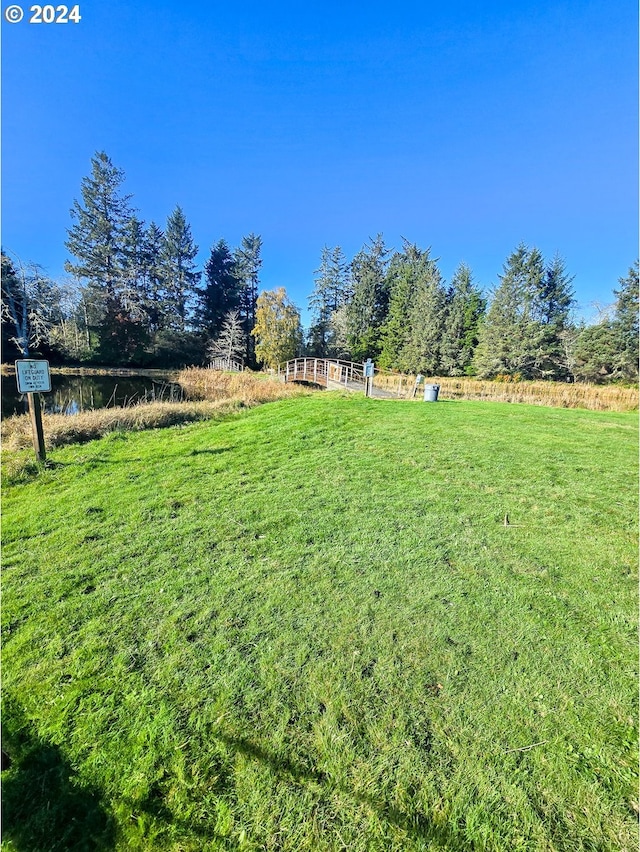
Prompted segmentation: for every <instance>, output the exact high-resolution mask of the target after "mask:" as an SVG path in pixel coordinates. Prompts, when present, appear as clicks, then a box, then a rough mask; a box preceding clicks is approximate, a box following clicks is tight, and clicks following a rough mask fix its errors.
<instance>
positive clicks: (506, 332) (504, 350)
mask: <svg viewBox="0 0 640 852" xmlns="http://www.w3.org/2000/svg"><path fill="white" fill-rule="evenodd" d="M544 279H545V267H544V259H543V257H542V255H541V253H540V252H539V251H538V249H536V248H533V249H529V248H527V247H526V246H525V245H524V244H520V245H519V246H518V248H517V249H516V250H515V251H514V252H512V254H511V255H510V256H509V257H508V259H507V261H506V263H505V265H504V273H503V275H501V276H500V284H499V285H498V287H497V288H496V289H495V290H494V292H493V297H492V299H491V304H490V307H489V310H488V312H487V315H486V318H485V321H484V323H483V324H482V328H481V331H480V335H479V342H478V347H477V349H476V353H475V356H474V367H475V369H476V370H477V371H478V373H479V374H480V375H482V376H487V377H493V376H497V375H503V374H504V375H512V376H513V375H517V376H519V377H521V378H525V379H530V378H536V377H539V376H540V372H541V370H542V368H543V365H544V363H545V360H546V355H547V350H546V344H545V328H544V325H543V323H542V322H541V317H542V312H541V311H542V306H543V305H544V302H543V300H541V299H540V293H541V292H543V289H544Z"/></svg>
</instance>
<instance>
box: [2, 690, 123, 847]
mask: <svg viewBox="0 0 640 852" xmlns="http://www.w3.org/2000/svg"><path fill="white" fill-rule="evenodd" d="M2 749H3V754H2V758H3V767H2V768H3V770H4V771H3V773H2V840H3V841H11V843H12V845H13V848H14V849H16V850H17V852H63V850H64V852H71V850H73V852H85V850H86V852H108V850H113V849H115V826H114V823H113V820H112V818H111V817H110V816H109V814H108V813H107V812H106V810H105V808H104V806H103V805H102V803H101V801H100V797H99V796H98V795H97V794H96V793H95V792H94V791H92V790H89V789H87V788H85V787H80V786H79V785H78V784H77V783H76V782H75V780H74V772H73V769H72V768H71V767H70V766H69V764H68V763H67V762H66V761H65V759H64V758H63V756H62V755H61V753H60V750H59V749H58V748H57V747H56V746H52V745H49V744H47V743H44V742H42V741H41V740H40V739H39V738H38V737H37V736H36V735H35V734H34V733H33V731H32V730H31V729H30V726H29V723H28V722H27V721H26V720H25V719H24V717H23V716H22V714H21V712H20V711H19V710H18V709H17V708H16V707H15V706H13V704H12V703H11V702H10V701H9V700H7V699H5V701H3V709H2Z"/></svg>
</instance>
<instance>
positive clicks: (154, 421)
mask: <svg viewBox="0 0 640 852" xmlns="http://www.w3.org/2000/svg"><path fill="white" fill-rule="evenodd" d="M176 381H178V382H180V383H181V384H182V385H183V387H184V388H185V389H186V390H188V391H191V392H193V393H196V394H197V395H198V396H201V397H202V401H188V402H179V403H172V402H149V403H136V404H135V405H129V406H126V407H124V408H99V409H96V410H94V411H82V412H80V413H78V414H70V415H65V414H44V415H43V428H44V435H45V443H46V446H47V449H51V448H53V447H58V446H62V445H63V444H74V443H84V442H86V441H91V440H94V439H96V438H100V437H102V436H104V435H106V434H108V433H110V432H113V431H122V430H124V431H140V430H144V429H157V428H162V427H165V426H174V425H176V424H178V423H189V422H193V421H196V420H207V419H209V418H211V417H213V418H218V419H219V418H220V417H223V416H225V415H227V414H229V413H231V412H233V411H237V410H239V409H241V408H252V407H254V406H255V405H260V404H262V403H264V402H273V401H274V400H276V399H283V398H290V397H294V396H301V395H304V394H307V393H309V391H308V390H306V389H304V388H302V387H301V386H300V385H291V384H289V385H285V384H283V383H282V382H279V381H277V380H276V379H270V378H268V377H265V376H261V375H260V374H255V373H237V374H234V373H221V372H215V371H213V370H184V371H182V372H180V373H178V374H177V375H176ZM0 436H1V438H2V444H3V447H4V448H5V449H8V450H20V449H27V448H29V447H31V444H32V430H31V420H30V418H29V416H28V415H26V414H21V415H17V416H14V417H8V418H6V419H5V420H3V421H2V425H1V427H0ZM17 463H18V460H17V459H15V458H14V459H13V460H8V464H9V466H10V467H11V466H13V467H15V466H16V464H17Z"/></svg>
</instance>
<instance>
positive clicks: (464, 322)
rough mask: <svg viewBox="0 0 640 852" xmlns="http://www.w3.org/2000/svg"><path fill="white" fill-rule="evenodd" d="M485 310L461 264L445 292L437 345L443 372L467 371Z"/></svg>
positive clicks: (482, 300)
mask: <svg viewBox="0 0 640 852" xmlns="http://www.w3.org/2000/svg"><path fill="white" fill-rule="evenodd" d="M485 309H486V301H485V299H484V298H483V297H482V294H481V292H480V290H479V289H478V287H476V286H475V284H474V283H473V275H472V273H471V269H470V268H469V267H468V266H467V265H466V264H465V263H461V264H460V265H459V266H458V268H457V269H456V271H455V272H454V274H453V278H452V279H451V284H450V286H449V288H448V292H447V304H446V312H445V317H444V324H443V331H442V343H441V347H440V361H441V369H442V372H443V373H444V374H445V375H448V376H462V375H464V374H465V373H469V372H471V363H472V361H473V353H474V351H475V348H476V346H477V345H478V333H479V326H480V322H481V319H482V316H483V314H484V311H485Z"/></svg>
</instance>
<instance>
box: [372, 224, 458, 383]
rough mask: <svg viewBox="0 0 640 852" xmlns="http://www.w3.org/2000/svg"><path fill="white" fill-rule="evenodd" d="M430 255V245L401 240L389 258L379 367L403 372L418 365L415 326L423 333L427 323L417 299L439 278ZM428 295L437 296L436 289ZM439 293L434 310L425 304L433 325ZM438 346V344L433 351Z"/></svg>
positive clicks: (437, 314)
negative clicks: (385, 311)
mask: <svg viewBox="0 0 640 852" xmlns="http://www.w3.org/2000/svg"><path fill="white" fill-rule="evenodd" d="M429 255H430V249H427V250H426V251H423V250H422V249H420V248H418V246H417V245H415V244H414V243H410V242H409V241H408V240H404V246H403V250H402V252H396V253H395V254H394V255H393V257H392V258H391V261H390V263H389V268H388V273H387V288H388V290H389V294H390V295H389V312H388V316H387V320H386V322H385V324H384V327H383V329H382V333H381V339H382V352H381V354H380V359H379V362H380V366H381V367H385V368H387V369H395V370H401V371H403V372H414V371H417V370H418V369H419V362H420V360H421V358H420V355H419V350H420V343H419V341H418V334H419V331H418V329H421V333H422V335H423V337H424V336H425V334H426V333H427V332H426V329H427V326H428V323H426V322H425V319H424V318H422V317H418V316H417V309H418V305H419V303H422V304H424V301H425V299H427V293H431V290H432V288H431V289H430V285H432V284H433V283H434V282H435V281H439V280H440V273H439V272H438V270H437V266H436V262H435V261H434V260H432V259H431V257H430V256H429ZM431 295H434V296H436V297H437V293H436V292H435V291H433V293H431ZM441 295H442V297H443V298H442V304H441V305H437V306H436V309H435V312H434V310H433V306H431V308H428V310H429V311H430V320H432V321H433V323H434V324H435V326H439V324H440V319H441V314H442V309H443V307H444V294H443V293H441ZM429 348H433V347H431V346H429ZM437 350H438V346H436V350H435V351H436V352H437ZM436 358H437V355H436ZM430 372H432V373H433V372H434V371H433V370H431V371H430Z"/></svg>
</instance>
